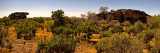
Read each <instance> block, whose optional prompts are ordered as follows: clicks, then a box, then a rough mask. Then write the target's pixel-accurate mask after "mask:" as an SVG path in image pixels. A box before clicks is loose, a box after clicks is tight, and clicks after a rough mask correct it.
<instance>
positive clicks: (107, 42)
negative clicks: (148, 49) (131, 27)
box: [96, 33, 145, 53]
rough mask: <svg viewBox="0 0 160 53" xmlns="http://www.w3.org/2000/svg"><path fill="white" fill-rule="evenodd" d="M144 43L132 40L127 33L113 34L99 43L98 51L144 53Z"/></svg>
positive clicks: (107, 52) (135, 39) (106, 52)
mask: <svg viewBox="0 0 160 53" xmlns="http://www.w3.org/2000/svg"><path fill="white" fill-rule="evenodd" d="M144 48H145V44H144V43H143V41H141V40H139V39H137V38H131V37H130V36H129V35H128V34H127V33H120V35H119V34H113V35H112V36H111V37H106V38H103V39H101V40H100V41H98V43H97V45H96V49H97V50H98V51H99V52H105V53H142V50H143V49H144Z"/></svg>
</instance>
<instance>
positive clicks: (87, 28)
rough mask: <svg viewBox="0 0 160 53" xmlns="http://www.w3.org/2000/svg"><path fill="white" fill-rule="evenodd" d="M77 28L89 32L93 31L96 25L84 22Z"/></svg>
mask: <svg viewBox="0 0 160 53" xmlns="http://www.w3.org/2000/svg"><path fill="white" fill-rule="evenodd" d="M79 28H80V30H81V31H82V32H83V33H89V32H94V31H95V28H96V25H95V24H93V23H91V22H85V23H83V24H80V25H79Z"/></svg>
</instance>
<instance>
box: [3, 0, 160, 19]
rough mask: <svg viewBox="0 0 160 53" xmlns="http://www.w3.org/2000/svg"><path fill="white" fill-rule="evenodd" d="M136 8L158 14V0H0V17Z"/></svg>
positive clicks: (68, 14)
mask: <svg viewBox="0 0 160 53" xmlns="http://www.w3.org/2000/svg"><path fill="white" fill-rule="evenodd" d="M101 6H106V7H108V8H109V9H108V11H110V10H112V9H114V10H117V9H136V10H141V11H145V12H146V13H147V14H149V15H157V14H160V0H0V17H3V16H8V15H9V14H10V13H13V12H29V15H28V17H39V16H42V17H50V16H51V11H56V10H57V9H62V10H64V12H65V15H67V16H78V17H79V16H80V14H86V12H88V11H95V12H96V13H98V10H99V7H101Z"/></svg>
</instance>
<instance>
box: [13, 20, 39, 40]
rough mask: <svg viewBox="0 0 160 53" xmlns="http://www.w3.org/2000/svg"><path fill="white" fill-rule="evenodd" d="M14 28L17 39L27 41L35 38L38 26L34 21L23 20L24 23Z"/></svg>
mask: <svg viewBox="0 0 160 53" xmlns="http://www.w3.org/2000/svg"><path fill="white" fill-rule="evenodd" d="M14 26H15V28H16V30H15V31H16V33H17V38H21V37H24V39H26V40H28V39H31V38H32V37H35V33H36V29H37V27H38V26H39V25H38V24H37V23H36V22H34V21H33V22H31V21H29V20H25V22H20V23H17V24H15V25H14Z"/></svg>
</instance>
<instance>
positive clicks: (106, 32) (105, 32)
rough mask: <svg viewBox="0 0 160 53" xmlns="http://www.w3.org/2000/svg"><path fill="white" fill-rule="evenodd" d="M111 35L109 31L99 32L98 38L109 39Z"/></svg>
mask: <svg viewBox="0 0 160 53" xmlns="http://www.w3.org/2000/svg"><path fill="white" fill-rule="evenodd" d="M111 35H112V33H111V32H110V31H101V32H100V38H105V37H110V36H111Z"/></svg>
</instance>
